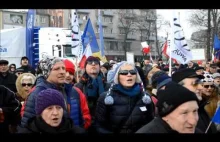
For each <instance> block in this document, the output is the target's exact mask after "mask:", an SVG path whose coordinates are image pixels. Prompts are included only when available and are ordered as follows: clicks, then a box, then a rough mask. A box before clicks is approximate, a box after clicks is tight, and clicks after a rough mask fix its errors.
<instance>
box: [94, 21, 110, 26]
mask: <svg viewBox="0 0 220 142" xmlns="http://www.w3.org/2000/svg"><path fill="white" fill-rule="evenodd" d="M96 24H97V26H99V21H96ZM112 24H113V23H112V22H104V21H102V26H103V27H107V26H109V25H112Z"/></svg>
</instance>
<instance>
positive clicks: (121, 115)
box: [95, 87, 154, 133]
mask: <svg viewBox="0 0 220 142" xmlns="http://www.w3.org/2000/svg"><path fill="white" fill-rule="evenodd" d="M106 94H107V92H104V93H103V94H101V96H100V97H99V99H98V102H97V107H96V115H95V120H96V128H97V131H98V133H134V132H136V131H137V130H138V129H139V128H141V127H142V126H144V125H145V124H147V123H149V122H150V121H151V120H152V119H153V118H154V105H153V102H152V103H150V104H148V105H146V104H144V103H143V101H142V96H143V93H140V94H138V95H136V96H132V97H131V96H128V95H125V94H123V93H121V92H119V90H117V89H115V88H114V87H113V89H112V91H111V93H110V95H111V96H112V97H113V99H114V104H112V105H106V104H105V102H104V100H105V97H106Z"/></svg>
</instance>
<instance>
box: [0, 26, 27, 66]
mask: <svg viewBox="0 0 220 142" xmlns="http://www.w3.org/2000/svg"><path fill="white" fill-rule="evenodd" d="M25 30H26V29H25V28H13V29H5V30H1V33H0V34H1V38H0V40H1V47H0V58H1V59H4V60H8V61H9V64H12V63H14V64H16V66H17V67H19V66H21V64H20V61H21V57H23V56H25V54H26V53H25V52H26V51H25V44H26V42H25V41H26V40H25Z"/></svg>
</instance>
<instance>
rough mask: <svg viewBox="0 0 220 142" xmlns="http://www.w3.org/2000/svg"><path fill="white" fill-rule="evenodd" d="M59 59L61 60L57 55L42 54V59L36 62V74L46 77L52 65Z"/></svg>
mask: <svg viewBox="0 0 220 142" xmlns="http://www.w3.org/2000/svg"><path fill="white" fill-rule="evenodd" d="M60 61H63V60H62V59H61V58H59V57H53V56H48V55H44V57H43V59H42V60H40V61H39V62H38V65H37V75H38V76H39V74H42V75H43V76H44V77H45V78H46V79H47V78H48V76H49V74H50V72H51V70H52V68H53V66H54V65H55V64H56V63H57V62H60Z"/></svg>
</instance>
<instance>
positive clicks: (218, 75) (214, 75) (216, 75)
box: [212, 73, 220, 79]
mask: <svg viewBox="0 0 220 142" xmlns="http://www.w3.org/2000/svg"><path fill="white" fill-rule="evenodd" d="M212 77H213V79H215V78H220V73H213V75H212Z"/></svg>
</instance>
